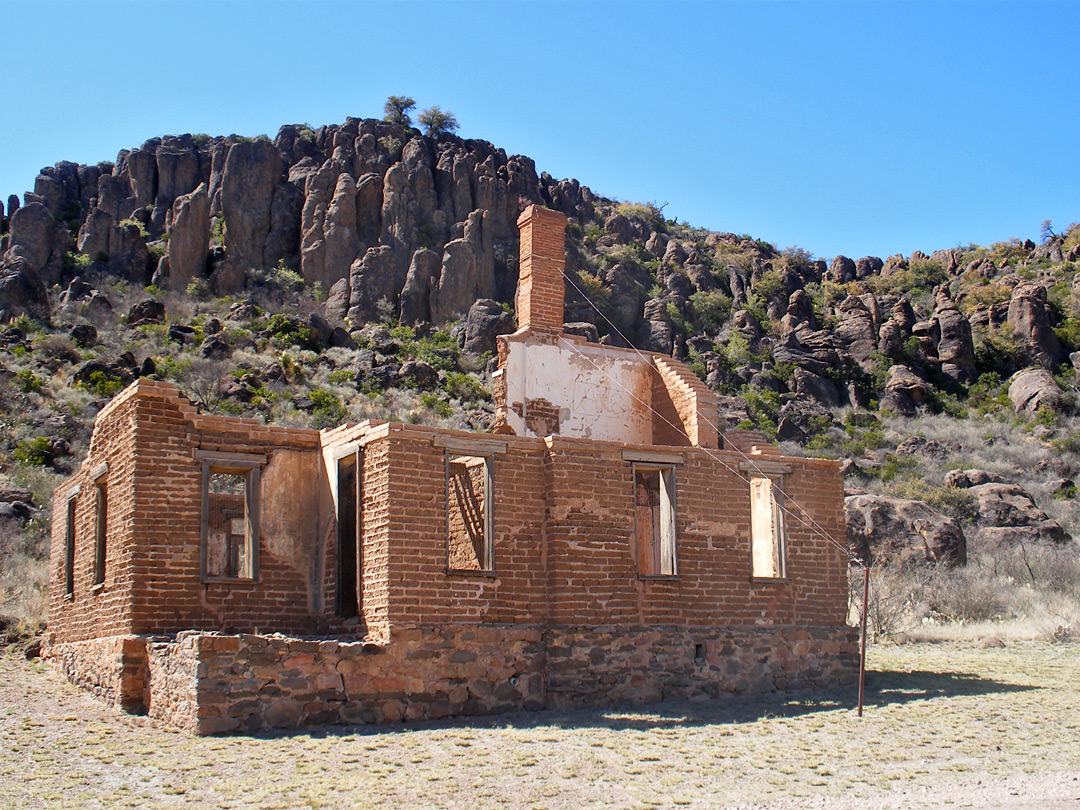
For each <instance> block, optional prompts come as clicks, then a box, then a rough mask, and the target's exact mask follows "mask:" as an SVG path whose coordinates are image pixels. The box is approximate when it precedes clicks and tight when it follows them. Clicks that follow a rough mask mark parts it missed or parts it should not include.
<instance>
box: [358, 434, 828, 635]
mask: <svg viewBox="0 0 1080 810" xmlns="http://www.w3.org/2000/svg"><path fill="white" fill-rule="evenodd" d="M435 433H436V432H435V431H434V430H433V429H429V428H420V427H412V426H409V427H404V428H403V429H401V430H395V431H393V432H391V434H390V436H389V438H388V439H387V440H386V442H387V443H388V445H389V460H390V471H389V487H388V496H389V500H388V509H389V513H390V514H391V515H392V516H393V519H392V521H391V522H390V531H389V534H388V543H389V618H390V622H391V625H392V626H393V627H409V626H423V625H433V624H440V623H446V622H459V623H468V622H535V621H546V620H550V621H553V622H556V623H560V624H573V625H583V624H584V625H588V624H611V623H631V624H642V625H661V624H668V625H670V624H688V625H696V626H704V625H747V624H756V623H759V622H762V621H765V622H769V623H774V624H778V625H780V624H786V625H839V624H843V623H844V620H845V615H846V608H847V591H846V579H845V574H846V562H845V558H844V556H843V553H842V551H840V549H838V548H836V547H835V546H833V545H832V544H830V543H829V542H828V541H827V540H824V539H821V538H820V537H819V536H818V535H817V533H816V532H814V531H812V530H811V529H809V528H808V527H807V526H805V525H804V524H803V523H801V522H800V521H798V520H796V519H794V518H791V517H789V518H788V520H787V528H788V543H787V547H788V553H787V572H788V577H787V578H786V579H785V580H782V581H776V582H762V581H760V580H757V581H754V580H752V579H751V575H750V571H751V568H750V559H751V558H750V489H749V485H748V484H747V483H746V481H745V479H744V478H742V477H740V476H738V475H737V474H736V473H734V472H731V471H729V470H727V469H725V468H724V464H726V465H728V466H729V467H730V468H733V469H737V468H738V465H739V462H740V460H741V457H739V456H737V455H736V454H734V453H730V452H727V453H724V452H718V451H712V453H713V454H714V455H716V456H717V457H718V458H720V459H721V461H717V460H715V459H713V458H711V457H710V456H709V455H708V454H706V453H705V452H704V451H702V450H696V449H693V448H685V449H684V450H681V452H682V453H683V456H684V459H685V461H684V463H682V464H679V465H677V466H676V470H675V479H676V485H677V493H676V507H677V535H678V537H677V546H678V561H679V575H678V578H676V579H671V580H667V579H645V580H643V579H640V578H639V577H638V576H637V567H636V563H635V560H634V556H633V548H632V546H633V522H634V499H633V480H632V470H633V465H632V463H631V462H629V461H624V460H623V459H622V456H621V451H622V449H623V446H622V445H618V444H606V443H597V442H591V441H588V440H581V439H564V438H561V437H553V438H551V439H549V440H547V441H546V442H545V440H532V439H521V438H516V437H507V442H508V449H507V452H506V453H500V454H497V455H495V456H494V468H493V475H494V495H493V497H494V558H495V575H494V576H485V575H481V574H471V575H470V574H446V572H445V568H446V511H445V510H446V505H445V461H444V459H445V453H446V451H445V450H444V449H443V448H441V447H435V446H433V444H432V438H433V437H434V435H435ZM467 435H468V434H462V436H464V437H467ZM369 447H370V446H369ZM785 461H787V462H790V464H791V465H792V468H793V471H792V473H791V474H790V475H787V476H785V478H784V488H785V490H786V491H787V493H788V495H789V504H788V505H789V507H791V508H793V509H794V508H795V507H794V504H795V503H798V504H800V505H802V506H804V507H806V508H808V509H809V510H810V511H811V513H812V514H813V516H814V519H815V520H816V521H817V522H818V523H819V524H820V525H821V526H822V527H823V528H824V529H825V531H827V532H828V533H829V534H830V535H831V536H832V538H833V539H835V540H837V541H839V542H840V543H841V544H842V543H843V540H844V537H845V532H844V522H843V511H842V510H843V493H842V486H843V483H842V480H841V477H840V475H839V472H838V468H837V466H836V464H835V463H834V462H828V461H815V460H804V459H785ZM721 462H722V463H721ZM371 483H372V482H371V481H370V480H369V481H368V485H369V486H370V485H371ZM545 498H546V506H545ZM796 511H797V510H796Z"/></svg>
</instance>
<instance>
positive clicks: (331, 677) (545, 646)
mask: <svg viewBox="0 0 1080 810" xmlns="http://www.w3.org/2000/svg"><path fill="white" fill-rule="evenodd" d="M140 650H141V651H142V653H141V656H140V654H139V651H140ZM50 657H51V658H52V659H53V660H54V661H56V662H58V663H59V664H60V666H61V668H62V669H63V670H64V672H65V674H67V675H68V677H69V678H71V679H72V680H73V681H74V682H76V683H78V684H79V685H80V686H84V687H86V688H89V689H91V691H94V692H95V693H96V694H99V695H101V696H102V697H104V698H105V699H107V700H109V701H110V702H113V703H116V704H118V705H121V706H123V707H124V708H125V709H127V710H129V711H140V710H145V711H146V712H147V713H148V714H149V715H150V716H151V717H152V718H154V719H156V720H158V721H159V722H161V723H162V724H163V725H165V726H168V727H170V728H174V729H179V730H181V731H185V732H188V733H192V734H223V733H229V732H251V731H260V730H263V729H267V728H301V727H304V726H315V725H336V724H346V725H359V724H371V723H392V722H398V721H416V720H434V719H439V718H443V717H449V716H454V715H477V714H498V713H502V712H512V711H520V710H539V709H545V708H555V709H570V708H580V707H589V706H606V705H633V704H644V703H653V702H658V701H663V700H687V699H689V700H714V699H717V698H722V697H724V696H725V695H729V694H745V693H754V692H766V691H772V690H775V689H808V688H821V687H825V686H833V685H837V684H843V683H850V682H853V681H854V678H855V673H856V667H857V663H858V659H857V648H856V633H855V631H854V630H853V629H851V628H847V627H830V628H810V629H802V628H775V627H768V628H764V627H762V628H757V627H753V628H699V629H694V628H683V627H655V628H615V627H609V628H603V627H601V628H589V629H579V628H566V627H548V628H543V627H540V626H523V625H493V626H492V625H489V626H479V627H477V626H461V625H459V626H452V627H443V628H438V629H410V630H399V631H397V632H395V633H394V636H393V641H392V642H391V643H389V644H385V645H383V644H373V643H370V642H363V641H356V642H339V641H334V640H310V639H308V640H305V639H291V638H285V637H281V636H256V635H217V634H211V633H200V632H184V633H180V634H178V635H177V636H176V638H175V639H169V640H162V639H160V638H141V637H127V638H113V639H105V640H103V641H102V642H100V643H99V642H79V643H75V644H66V645H59V646H55V647H53V648H52V649H51V650H50ZM84 658H85V659H87V660H85V661H84V660H83V659H84ZM124 673H126V674H124ZM117 695H119V696H120V698H119V699H118V698H117Z"/></svg>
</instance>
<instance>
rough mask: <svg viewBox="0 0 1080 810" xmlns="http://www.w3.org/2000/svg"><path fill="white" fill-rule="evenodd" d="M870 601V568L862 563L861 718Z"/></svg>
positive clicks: (864, 689) (859, 713)
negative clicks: (867, 616)
mask: <svg viewBox="0 0 1080 810" xmlns="http://www.w3.org/2000/svg"><path fill="white" fill-rule="evenodd" d="M869 601H870V566H869V565H867V564H866V563H863V588H862V642H861V643H860V645H859V708H858V712H857V714H858V716H859V717H862V709H863V697H864V696H865V694H866V604H867V602H869Z"/></svg>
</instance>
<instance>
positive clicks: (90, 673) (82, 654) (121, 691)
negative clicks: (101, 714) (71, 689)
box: [41, 636, 147, 714]
mask: <svg viewBox="0 0 1080 810" xmlns="http://www.w3.org/2000/svg"><path fill="white" fill-rule="evenodd" d="M41 656H42V658H45V659H48V660H50V661H52V663H53V665H54V666H55V667H56V668H57V669H59V670H60V671H61V672H62V673H64V675H65V676H66V677H67V679H68V680H69V681H71V682H72V683H73V684H75V685H76V686H81V687H82V688H83V689H85V690H86V691H88V692H90V693H92V694H94V695H96V696H97V697H99V698H101V699H102V700H104V701H105V702H106V703H110V704H112V705H114V706H119V707H120V708H122V709H124V710H125V711H128V712H131V713H133V714H142V713H143V712H144V710H145V707H146V690H147V661H146V639H144V638H142V637H140V636H106V637H105V638H96V639H91V640H89V641H75V642H69V643H66V644H52V643H50V642H49V639H48V637H47V636H46V639H45V641H44V643H43V644H42V649H41Z"/></svg>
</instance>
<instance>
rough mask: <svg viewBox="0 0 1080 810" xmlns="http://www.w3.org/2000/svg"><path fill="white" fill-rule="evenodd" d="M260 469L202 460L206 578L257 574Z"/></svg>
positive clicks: (253, 577) (237, 577) (203, 567)
mask: <svg viewBox="0 0 1080 810" xmlns="http://www.w3.org/2000/svg"><path fill="white" fill-rule="evenodd" d="M258 504H259V469H258V466H257V463H255V462H252V463H251V464H250V465H244V466H236V465H235V464H229V465H225V464H222V465H220V466H219V465H218V464H215V463H213V462H212V461H204V462H203V510H202V576H203V579H212V580H221V579H226V580H227V579H247V580H250V579H255V578H256V577H257V575H258V537H259V519H258V518H259V508H258Z"/></svg>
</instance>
